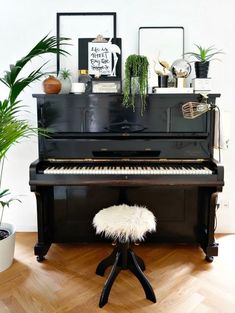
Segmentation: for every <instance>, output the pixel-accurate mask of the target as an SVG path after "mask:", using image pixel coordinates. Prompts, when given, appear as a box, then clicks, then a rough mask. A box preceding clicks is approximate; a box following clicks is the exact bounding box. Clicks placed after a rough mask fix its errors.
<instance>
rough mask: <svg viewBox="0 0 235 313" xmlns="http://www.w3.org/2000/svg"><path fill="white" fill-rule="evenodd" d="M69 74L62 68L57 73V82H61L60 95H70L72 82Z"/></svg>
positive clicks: (68, 71)
mask: <svg viewBox="0 0 235 313" xmlns="http://www.w3.org/2000/svg"><path fill="white" fill-rule="evenodd" d="M70 77H71V72H70V70H68V69H66V68H63V69H61V70H60V72H59V80H60V82H61V90H60V93H62V94H66V93H70V91H71V88H72V82H71V79H70Z"/></svg>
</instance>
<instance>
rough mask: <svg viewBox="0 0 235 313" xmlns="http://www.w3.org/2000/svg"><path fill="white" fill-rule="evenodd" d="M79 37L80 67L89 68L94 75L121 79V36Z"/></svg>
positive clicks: (89, 71) (90, 73)
mask: <svg viewBox="0 0 235 313" xmlns="http://www.w3.org/2000/svg"><path fill="white" fill-rule="evenodd" d="M104 40H105V41H103V42H97V41H96V40H94V38H79V39H78V49H79V51H78V68H79V69H88V73H89V75H91V76H93V77H100V76H102V77H103V78H107V79H108V78H110V79H111V78H118V79H121V49H122V47H121V38H106V39H104Z"/></svg>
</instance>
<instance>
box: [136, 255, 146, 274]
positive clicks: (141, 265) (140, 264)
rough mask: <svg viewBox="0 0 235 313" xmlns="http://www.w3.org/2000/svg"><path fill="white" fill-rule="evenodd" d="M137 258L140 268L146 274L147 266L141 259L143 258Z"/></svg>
mask: <svg viewBox="0 0 235 313" xmlns="http://www.w3.org/2000/svg"><path fill="white" fill-rule="evenodd" d="M135 258H136V261H137V263H138V264H139V267H140V268H141V270H142V271H143V272H144V271H145V264H144V261H143V260H142V259H141V257H139V256H138V255H136V254H135Z"/></svg>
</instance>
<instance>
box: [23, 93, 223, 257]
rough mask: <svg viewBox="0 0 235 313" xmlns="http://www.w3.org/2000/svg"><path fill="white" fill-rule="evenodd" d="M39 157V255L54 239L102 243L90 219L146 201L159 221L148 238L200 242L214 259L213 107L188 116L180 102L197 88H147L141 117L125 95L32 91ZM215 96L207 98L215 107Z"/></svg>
mask: <svg viewBox="0 0 235 313" xmlns="http://www.w3.org/2000/svg"><path fill="white" fill-rule="evenodd" d="M34 97H35V98H36V99H37V114H38V127H42V128H46V129H47V135H46V136H44V135H39V140H38V142H39V145H38V150H39V156H38V160H36V161H35V162H33V163H32V164H31V165H30V181H29V184H30V187H31V191H33V192H35V195H36V199H37V220H38V242H37V243H36V245H35V248H34V252H35V255H36V256H37V260H38V261H42V260H43V259H44V257H45V255H46V254H47V252H48V249H49V247H50V245H51V244H52V243H66V242H94V241H97V240H100V238H99V236H96V235H95V230H94V229H93V227H92V219H93V217H94V215H95V214H96V213H97V212H98V211H99V210H100V209H102V208H106V207H108V206H111V205H114V204H121V203H127V204H129V205H133V204H137V205H144V206H146V207H147V208H148V209H150V210H151V211H152V212H153V213H154V215H155V216H156V218H157V232H156V233H153V234H149V235H148V236H147V238H146V240H147V241H149V242H155V243H157V242H166V243H167V242H170V243H186V244H190V243H194V244H195V243H198V244H199V245H200V247H201V248H202V249H203V251H204V252H205V255H206V259H207V260H208V261H212V260H213V257H214V256H217V255H218V244H217V243H216V242H215V239H214V229H215V213H216V206H217V193H218V192H221V191H222V187H223V185H224V175H223V167H222V166H220V165H218V164H217V162H216V161H215V160H214V158H213V141H214V121H215V118H214V111H213V110H211V111H208V112H207V113H205V114H203V115H201V116H199V117H197V118H195V119H192V120H189V119H185V118H184V117H183V115H182V110H181V108H182V105H183V104H184V103H186V102H188V101H200V95H198V94H150V95H148V97H147V105H146V110H145V112H144V113H143V114H141V101H140V99H139V98H138V96H137V98H136V107H135V111H133V109H132V108H128V109H127V108H125V107H123V105H122V95H121V94H81V95H78V94H77V95H75V94H69V95H44V94H36V95H34ZM217 97H219V94H210V95H209V100H208V101H209V102H210V103H212V104H215V101H216V98H217Z"/></svg>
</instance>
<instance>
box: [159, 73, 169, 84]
mask: <svg viewBox="0 0 235 313" xmlns="http://www.w3.org/2000/svg"><path fill="white" fill-rule="evenodd" d="M168 77H169V76H168V75H158V87H168Z"/></svg>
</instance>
